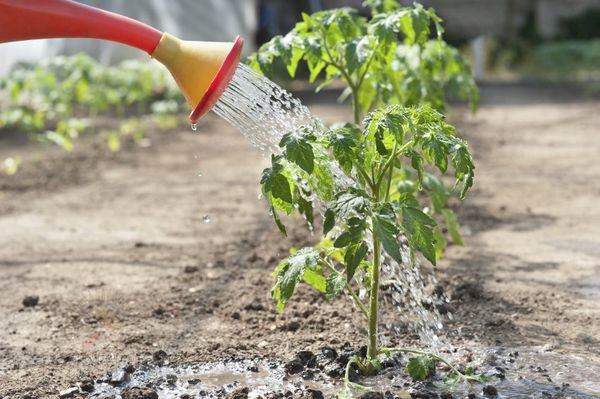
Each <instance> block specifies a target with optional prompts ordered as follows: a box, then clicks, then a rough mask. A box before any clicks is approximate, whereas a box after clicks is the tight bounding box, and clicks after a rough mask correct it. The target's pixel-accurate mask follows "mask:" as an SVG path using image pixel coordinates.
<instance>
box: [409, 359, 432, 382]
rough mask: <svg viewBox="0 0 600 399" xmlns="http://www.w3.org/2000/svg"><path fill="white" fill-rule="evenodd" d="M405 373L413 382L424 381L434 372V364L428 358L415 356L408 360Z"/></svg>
mask: <svg viewBox="0 0 600 399" xmlns="http://www.w3.org/2000/svg"><path fill="white" fill-rule="evenodd" d="M406 372H407V373H408V375H410V376H411V377H412V378H413V379H414V380H415V381H425V380H426V379H427V378H428V377H429V376H431V375H433V373H434V372H435V362H434V361H433V359H431V358H430V357H429V356H426V355H422V356H415V357H411V358H410V359H408V364H407V365H406Z"/></svg>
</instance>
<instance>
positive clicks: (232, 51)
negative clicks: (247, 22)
mask: <svg viewBox="0 0 600 399" xmlns="http://www.w3.org/2000/svg"><path fill="white" fill-rule="evenodd" d="M243 44H244V41H243V40H242V38H241V37H239V36H238V37H237V38H236V39H235V41H234V42H233V44H232V43H228V42H195V41H186V40H179V39H178V38H176V37H175V36H172V35H170V34H168V33H164V34H163V35H162V37H161V39H160V42H159V43H158V45H157V46H156V49H155V50H154V51H153V52H152V54H151V55H152V57H154V58H155V59H156V60H158V61H159V62H160V63H162V64H163V65H165V66H166V67H167V68H168V69H169V71H170V72H171V75H173V77H174V78H175V81H176V82H177V85H178V86H179V88H180V89H181V91H182V92H183V94H184V96H185V98H186V100H187V102H188V104H189V105H190V107H191V108H192V109H193V111H192V113H191V114H190V120H191V121H192V122H195V121H196V120H198V119H199V118H200V117H201V116H203V115H204V114H206V113H207V112H208V111H210V109H211V108H212V107H213V106H214V105H215V103H216V102H217V101H218V99H219V97H221V94H223V91H224V90H225V89H226V88H227V86H228V85H229V82H230V81H231V78H232V77H233V74H234V72H235V70H236V68H237V64H238V62H239V60H240V53H241V51H242V46H243Z"/></svg>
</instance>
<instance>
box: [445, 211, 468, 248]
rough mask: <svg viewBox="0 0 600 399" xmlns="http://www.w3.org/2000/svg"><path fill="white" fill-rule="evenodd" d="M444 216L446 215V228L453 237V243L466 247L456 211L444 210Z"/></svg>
mask: <svg viewBox="0 0 600 399" xmlns="http://www.w3.org/2000/svg"><path fill="white" fill-rule="evenodd" d="M442 214H443V215H444V220H445V222H446V228H447V229H448V233H449V234H450V237H452V241H454V243H455V244H456V245H464V242H463V239H462V235H461V234H460V225H459V224H458V220H457V218H456V214H455V213H454V211H453V210H452V209H449V208H446V209H443V210H442Z"/></svg>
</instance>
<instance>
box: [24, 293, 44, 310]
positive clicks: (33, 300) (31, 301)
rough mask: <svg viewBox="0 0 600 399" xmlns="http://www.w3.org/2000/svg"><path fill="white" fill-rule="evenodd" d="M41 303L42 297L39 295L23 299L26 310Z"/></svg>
mask: <svg viewBox="0 0 600 399" xmlns="http://www.w3.org/2000/svg"><path fill="white" fill-rule="evenodd" d="M39 302H40V297H39V296H38V295H27V296H26V297H25V298H23V306H25V307H26V308H33V307H34V306H37V304H38V303H39Z"/></svg>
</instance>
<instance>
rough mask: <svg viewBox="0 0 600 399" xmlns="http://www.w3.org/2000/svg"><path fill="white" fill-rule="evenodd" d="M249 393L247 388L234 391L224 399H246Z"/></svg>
mask: <svg viewBox="0 0 600 399" xmlns="http://www.w3.org/2000/svg"><path fill="white" fill-rule="evenodd" d="M249 393H250V389H248V388H247V387H244V388H240V389H236V390H235V391H233V392H231V393H230V394H229V395H227V396H226V399H248V394H249Z"/></svg>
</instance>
